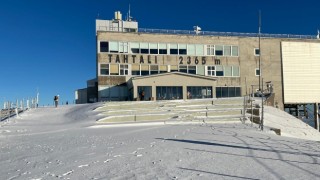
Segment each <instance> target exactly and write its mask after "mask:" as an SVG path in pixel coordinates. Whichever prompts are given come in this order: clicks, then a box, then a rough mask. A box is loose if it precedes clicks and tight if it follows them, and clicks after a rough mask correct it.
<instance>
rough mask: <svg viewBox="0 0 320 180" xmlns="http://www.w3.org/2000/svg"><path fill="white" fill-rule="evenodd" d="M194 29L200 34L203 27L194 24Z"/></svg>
mask: <svg viewBox="0 0 320 180" xmlns="http://www.w3.org/2000/svg"><path fill="white" fill-rule="evenodd" d="M193 30H194V31H195V32H196V34H197V35H198V34H199V33H200V31H201V27H199V26H193Z"/></svg>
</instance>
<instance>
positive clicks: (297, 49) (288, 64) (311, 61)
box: [281, 42, 320, 104]
mask: <svg viewBox="0 0 320 180" xmlns="http://www.w3.org/2000/svg"><path fill="white" fill-rule="evenodd" d="M281 48H282V66H283V89H284V103H285V104H290V103H312V102H320V42H319V43H309V42H281Z"/></svg>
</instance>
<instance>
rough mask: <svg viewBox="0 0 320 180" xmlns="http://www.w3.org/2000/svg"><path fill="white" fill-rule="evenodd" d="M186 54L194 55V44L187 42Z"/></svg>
mask: <svg viewBox="0 0 320 180" xmlns="http://www.w3.org/2000/svg"><path fill="white" fill-rule="evenodd" d="M188 55H191V56H194V55H196V46H195V45H194V44H188Z"/></svg>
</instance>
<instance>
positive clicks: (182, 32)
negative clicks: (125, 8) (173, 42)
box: [138, 28, 317, 39]
mask: <svg viewBox="0 0 320 180" xmlns="http://www.w3.org/2000/svg"><path fill="white" fill-rule="evenodd" d="M138 32H140V33H150V34H153V33H154V34H176V35H179V34H180V35H198V36H199V35H200V36H232V37H259V33H239V32H216V31H199V32H198V33H196V32H195V31H189V30H170V29H147V28H139V29H138ZM260 37H264V38H290V39H317V37H316V36H315V35H314V36H313V35H295V34H267V33H262V34H261V35H260Z"/></svg>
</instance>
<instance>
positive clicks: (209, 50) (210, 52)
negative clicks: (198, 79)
mask: <svg viewBox="0 0 320 180" xmlns="http://www.w3.org/2000/svg"><path fill="white" fill-rule="evenodd" d="M207 55H214V45H207Z"/></svg>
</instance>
